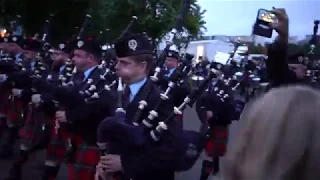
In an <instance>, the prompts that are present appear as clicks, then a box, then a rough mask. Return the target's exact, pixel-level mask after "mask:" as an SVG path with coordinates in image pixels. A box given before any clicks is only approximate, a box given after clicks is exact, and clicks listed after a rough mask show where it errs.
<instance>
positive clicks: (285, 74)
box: [266, 41, 297, 87]
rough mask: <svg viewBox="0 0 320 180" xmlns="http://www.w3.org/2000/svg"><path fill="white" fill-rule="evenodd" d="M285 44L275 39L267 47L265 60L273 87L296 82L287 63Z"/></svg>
mask: <svg viewBox="0 0 320 180" xmlns="http://www.w3.org/2000/svg"><path fill="white" fill-rule="evenodd" d="M287 52H288V48H287V44H286V43H281V42H277V41H275V42H274V43H273V44H271V45H270V46H269V48H268V60H267V62H266V66H267V73H268V78H269V81H270V82H271V83H272V85H273V87H278V86H281V85H286V84H291V83H295V82H297V77H296V75H295V73H294V72H293V71H291V70H290V69H289V66H288V63H287Z"/></svg>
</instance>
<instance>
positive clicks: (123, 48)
mask: <svg viewBox="0 0 320 180" xmlns="http://www.w3.org/2000/svg"><path fill="white" fill-rule="evenodd" d="M115 51H116V55H117V57H128V56H134V55H140V54H150V55H152V54H153V51H152V47H151V43H150V41H149V40H148V38H147V37H146V36H145V35H142V34H135V35H127V36H125V37H123V38H120V39H118V41H117V42H116V43H115Z"/></svg>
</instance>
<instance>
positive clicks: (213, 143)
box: [205, 126, 228, 157]
mask: <svg viewBox="0 0 320 180" xmlns="http://www.w3.org/2000/svg"><path fill="white" fill-rule="evenodd" d="M211 130H212V137H211V138H210V140H209V142H208V144H207V146H206V148H205V151H206V153H207V155H208V156H210V157H217V156H223V155H224V154H225V152H226V147H227V142H228V126H226V127H223V126H218V127H213V128H212V129H211Z"/></svg>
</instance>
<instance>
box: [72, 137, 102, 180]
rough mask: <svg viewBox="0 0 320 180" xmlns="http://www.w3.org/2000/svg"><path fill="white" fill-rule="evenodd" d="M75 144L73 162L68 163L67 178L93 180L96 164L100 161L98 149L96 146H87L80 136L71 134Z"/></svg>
mask: <svg viewBox="0 0 320 180" xmlns="http://www.w3.org/2000/svg"><path fill="white" fill-rule="evenodd" d="M72 137H73V140H74V141H75V144H76V146H77V148H76V151H75V153H74V154H73V155H74V159H75V161H74V163H72V164H68V171H69V175H68V180H94V175H95V172H96V165H97V164H98V163H99V161H100V149H99V148H98V147H97V146H88V145H87V144H86V143H85V142H84V141H83V139H82V137H80V136H77V135H73V136H72Z"/></svg>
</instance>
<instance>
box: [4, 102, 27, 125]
mask: <svg viewBox="0 0 320 180" xmlns="http://www.w3.org/2000/svg"><path fill="white" fill-rule="evenodd" d="M22 107H23V106H22V101H21V99H14V101H13V102H12V103H9V104H8V108H7V112H6V115H7V120H8V121H9V122H10V123H11V124H14V125H19V124H20V123H21V120H22V119H21V118H22V117H21V112H22Z"/></svg>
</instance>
